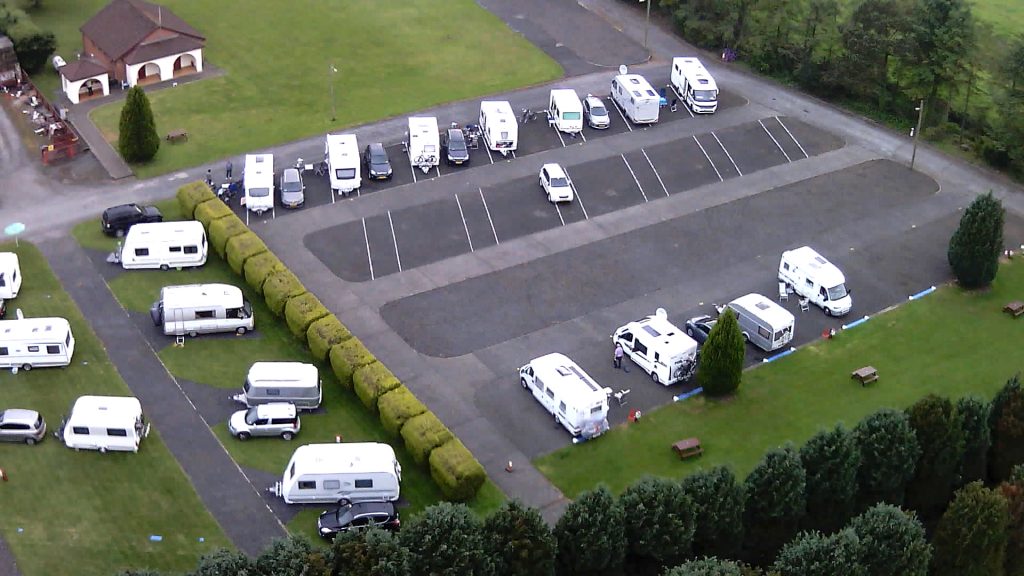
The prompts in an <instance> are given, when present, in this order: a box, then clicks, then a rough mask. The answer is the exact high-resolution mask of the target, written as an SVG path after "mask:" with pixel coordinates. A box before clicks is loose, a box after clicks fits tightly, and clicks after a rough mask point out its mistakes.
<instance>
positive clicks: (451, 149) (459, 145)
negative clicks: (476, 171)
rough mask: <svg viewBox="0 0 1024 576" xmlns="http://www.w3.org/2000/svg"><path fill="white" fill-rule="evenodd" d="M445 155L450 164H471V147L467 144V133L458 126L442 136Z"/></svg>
mask: <svg viewBox="0 0 1024 576" xmlns="http://www.w3.org/2000/svg"><path fill="white" fill-rule="evenodd" d="M441 147H442V148H444V157H445V160H446V161H447V162H448V165H449V166H454V165H462V164H469V147H468V146H466V135H465V134H464V133H463V132H462V130H459V129H458V128H452V129H450V130H448V131H447V132H445V133H444V136H443V137H442V138H441Z"/></svg>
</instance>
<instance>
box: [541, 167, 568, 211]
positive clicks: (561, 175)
mask: <svg viewBox="0 0 1024 576" xmlns="http://www.w3.org/2000/svg"><path fill="white" fill-rule="evenodd" d="M540 187H541V188H543V189H544V193H545V194H547V196H548V202H572V199H573V192H572V181H570V180H569V175H568V174H566V173H565V170H564V169H563V168H562V167H561V166H560V165H558V164H545V165H544V166H542V167H541V169H540Z"/></svg>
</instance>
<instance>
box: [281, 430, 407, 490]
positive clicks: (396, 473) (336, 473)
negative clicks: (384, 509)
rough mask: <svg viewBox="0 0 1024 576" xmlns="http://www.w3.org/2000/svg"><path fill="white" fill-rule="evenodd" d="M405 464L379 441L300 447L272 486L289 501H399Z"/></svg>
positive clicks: (388, 447)
mask: <svg viewBox="0 0 1024 576" xmlns="http://www.w3.org/2000/svg"><path fill="white" fill-rule="evenodd" d="M401 482H402V465H401V464H399V463H398V458H396V457H395V450H394V449H393V448H392V447H391V446H389V445H387V444H381V443H378V442H340V443H336V444H307V445H305V446H300V447H299V448H298V449H297V450H295V453H294V454H292V459H291V461H290V462H288V467H287V468H285V469H284V476H283V477H282V478H281V481H280V482H277V483H275V484H274V486H273V487H272V488H271V489H270V490H271V492H273V493H274V494H275V495H276V496H279V497H281V498H283V499H284V501H285V502H287V503H289V504H300V503H323V504H334V503H340V502H342V501H345V500H348V501H349V502H366V501H394V500H398V496H399V485H400V484H401Z"/></svg>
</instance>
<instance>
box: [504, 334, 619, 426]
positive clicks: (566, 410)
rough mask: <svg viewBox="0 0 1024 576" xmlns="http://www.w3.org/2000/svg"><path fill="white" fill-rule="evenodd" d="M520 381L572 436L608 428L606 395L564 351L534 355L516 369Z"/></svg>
mask: <svg viewBox="0 0 1024 576" xmlns="http://www.w3.org/2000/svg"><path fill="white" fill-rule="evenodd" d="M519 383H520V384H521V385H522V386H523V388H524V389H526V390H529V391H530V392H532V393H533V397H534V398H535V399H536V400H537V402H540V404H541V406H544V408H545V409H546V410H547V411H548V412H550V413H551V414H552V415H553V416H554V417H555V422H557V423H559V424H561V425H562V426H564V427H565V429H566V430H568V431H569V433H570V434H572V435H573V436H574V437H580V438H583V439H589V438H596V437H597V436H600V435H601V434H604V433H605V432H607V431H608V395H609V394H611V392H612V391H611V389H610V388H602V387H600V386H598V385H597V383H596V382H594V379H593V378H591V377H590V376H588V375H587V373H586V372H584V371H583V369H582V368H580V367H579V366H577V365H576V363H575V362H573V361H572V360H570V359H569V358H568V357H566V356H565V355H563V354H558V353H553V354H547V355H545V356H541V357H540V358H534V359H533V360H530V363H529V364H527V365H525V366H523V367H522V368H520V369H519Z"/></svg>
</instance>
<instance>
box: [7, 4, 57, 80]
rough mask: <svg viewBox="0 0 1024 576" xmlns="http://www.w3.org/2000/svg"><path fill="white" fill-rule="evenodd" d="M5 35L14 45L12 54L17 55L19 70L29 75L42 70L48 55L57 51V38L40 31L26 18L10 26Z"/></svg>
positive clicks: (48, 57) (50, 33)
mask: <svg viewBox="0 0 1024 576" xmlns="http://www.w3.org/2000/svg"><path fill="white" fill-rule="evenodd" d="M7 35H8V36H10V38H11V42H13V43H14V52H15V53H16V54H17V55H18V63H19V64H20V65H21V69H22V70H24V71H25V72H27V73H29V74H35V73H36V72H39V71H41V70H43V69H44V68H45V67H46V62H47V61H48V60H49V59H50V55H51V54H53V52H54V51H55V50H56V49H57V38H56V37H55V36H54V35H53V32H44V31H42V30H40V29H39V27H38V26H36V24H35V23H34V22H32V21H31V20H29V19H28V17H27V16H25V17H23V18H19V19H18V21H17V22H16V23H15V24H13V25H11V26H10V27H9V28H8V29H7Z"/></svg>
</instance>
